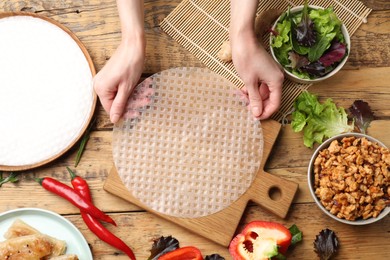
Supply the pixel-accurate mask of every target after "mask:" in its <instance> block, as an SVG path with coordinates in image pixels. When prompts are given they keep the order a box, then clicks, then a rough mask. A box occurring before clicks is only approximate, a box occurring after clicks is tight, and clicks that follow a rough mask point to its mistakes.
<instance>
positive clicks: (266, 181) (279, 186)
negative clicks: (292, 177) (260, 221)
mask: <svg viewBox="0 0 390 260" xmlns="http://www.w3.org/2000/svg"><path fill="white" fill-rule="evenodd" d="M258 174H262V176H261V178H256V179H255V180H254V183H253V185H252V187H251V193H252V196H251V200H252V201H253V202H255V203H256V204H259V205H260V206H262V207H263V208H265V209H266V210H268V211H270V212H272V213H274V214H275V215H277V216H279V217H281V218H285V217H286V216H287V213H288V210H289V208H290V205H291V203H292V201H293V200H294V197H295V194H296V192H297V190H298V184H297V183H295V182H292V181H289V180H285V179H283V178H280V177H278V176H275V175H273V174H270V173H267V172H264V171H261V172H259V173H258Z"/></svg>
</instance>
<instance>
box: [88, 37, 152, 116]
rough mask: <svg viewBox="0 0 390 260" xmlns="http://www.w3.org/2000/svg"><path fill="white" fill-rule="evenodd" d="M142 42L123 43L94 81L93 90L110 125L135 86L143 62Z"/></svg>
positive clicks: (120, 111) (119, 113) (119, 114)
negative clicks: (108, 118) (107, 116)
mask: <svg viewBox="0 0 390 260" xmlns="http://www.w3.org/2000/svg"><path fill="white" fill-rule="evenodd" d="M144 42H145V41H144V40H143V39H137V40H134V41H133V42H125V41H122V42H121V43H120V45H119V46H118V48H117V49H116V51H115V52H114V54H113V55H112V57H111V58H110V60H109V61H108V62H107V64H106V65H105V66H104V67H103V69H102V70H101V71H100V72H99V73H98V74H97V75H96V76H95V78H94V88H95V91H96V93H97V95H98V96H99V98H100V102H101V104H102V106H103V108H104V110H106V112H107V113H108V114H109V116H110V120H111V122H112V123H116V122H118V120H119V119H120V117H121V116H122V115H123V113H124V110H125V107H126V103H127V100H128V98H129V96H130V94H131V92H132V90H133V89H134V87H135V86H136V85H137V83H138V81H139V79H140V77H141V74H142V71H143V68H144V60H145V43H144Z"/></svg>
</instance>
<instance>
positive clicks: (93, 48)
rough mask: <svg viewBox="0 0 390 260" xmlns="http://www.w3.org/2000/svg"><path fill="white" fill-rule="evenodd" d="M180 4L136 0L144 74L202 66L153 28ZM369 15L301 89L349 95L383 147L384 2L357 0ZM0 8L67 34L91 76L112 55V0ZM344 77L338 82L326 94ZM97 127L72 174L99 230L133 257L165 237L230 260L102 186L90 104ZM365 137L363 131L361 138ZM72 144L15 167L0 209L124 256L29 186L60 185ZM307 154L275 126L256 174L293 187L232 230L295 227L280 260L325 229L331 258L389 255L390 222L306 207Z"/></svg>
mask: <svg viewBox="0 0 390 260" xmlns="http://www.w3.org/2000/svg"><path fill="white" fill-rule="evenodd" d="M179 2H180V0H171V1H168V0H166V1H154V0H146V1H145V30H146V37H147V57H146V66H145V70H144V76H147V75H150V74H152V73H156V72H159V71H161V70H164V69H168V68H172V67H178V66H199V67H200V66H203V65H202V63H201V62H200V61H198V60H197V59H196V58H195V57H194V56H192V55H191V54H190V53H189V52H187V51H186V50H185V49H184V48H183V47H181V46H180V45H179V44H178V43H176V42H175V41H174V40H172V39H171V38H170V37H169V36H167V35H166V34H165V33H164V32H162V31H161V30H160V28H159V23H160V22H161V21H162V19H163V18H164V17H166V16H167V15H168V14H169V13H170V12H171V11H172V10H173V9H174V8H175V7H176V6H177V5H178V3H179ZM362 2H363V3H365V4H366V5H367V6H368V7H370V8H372V9H373V11H372V13H371V14H370V15H369V17H368V23H367V24H363V25H362V26H361V27H360V28H359V29H358V30H357V32H356V33H355V34H354V35H353V36H352V39H351V41H352V51H351V55H350V58H349V60H348V62H347V65H346V67H345V69H343V70H342V71H341V72H340V73H339V74H338V75H336V76H335V77H334V78H332V79H330V80H329V81H326V82H325V83H320V84H317V85H314V86H312V87H311V88H310V91H311V92H313V93H315V94H318V95H319V97H320V98H321V99H325V98H328V97H329V98H333V100H334V101H335V102H336V103H337V104H338V105H340V106H343V107H345V108H347V107H349V106H350V105H351V104H352V102H353V101H354V100H355V99H363V100H365V101H367V102H368V103H369V104H370V105H371V107H372V109H373V111H374V113H375V115H376V116H377V120H375V121H374V122H373V123H372V126H371V128H370V129H371V130H369V133H372V134H373V135H375V137H377V138H380V139H381V140H382V141H383V142H384V143H386V144H387V145H388V146H390V136H389V135H388V133H389V131H390V106H389V100H390V2H389V1H388V0H376V1H374V0H363V1H362ZM0 11H28V12H35V13H38V14H40V15H44V16H48V17H50V18H53V19H55V20H57V21H59V22H60V23H62V24H63V25H65V26H67V27H68V28H70V29H71V30H72V31H73V32H74V33H75V34H76V35H77V36H78V37H79V38H80V40H81V41H82V42H83V43H84V44H85V46H86V47H87V49H88V51H89V53H90V55H91V57H92V59H93V61H94V63H95V66H96V69H97V70H98V71H99V70H100V69H101V68H102V67H103V65H104V64H105V62H106V61H107V60H108V59H109V58H110V56H111V55H112V54H113V52H114V50H115V48H116V46H117V45H118V43H119V40H120V26H119V20H118V13H117V9H116V3H115V0H104V1H103V0H61V1H55V0H49V1H47V0H45V1H44V0H2V1H1V2H0ZM346 79H348V80H349V81H348V82H352V83H353V84H348V85H345V86H342V87H337V88H333V87H332V86H333V85H334V84H336V83H337V84H338V85H340V81H343V80H346ZM96 117H97V123H96V127H95V128H94V129H93V132H92V134H91V138H90V140H89V142H88V144H87V146H86V150H85V153H84V154H83V156H82V159H81V162H80V164H79V166H78V167H77V168H76V169H75V171H76V173H77V174H78V175H80V176H82V177H84V178H86V179H87V181H88V183H89V184H90V187H91V190H92V196H93V199H94V202H95V204H96V205H97V206H98V207H99V208H101V209H102V210H104V211H105V212H107V213H108V214H109V215H110V216H112V217H113V218H114V219H115V220H116V222H117V223H118V227H117V228H115V227H110V226H108V228H109V229H110V230H112V231H113V232H114V233H115V234H116V235H118V236H119V237H121V238H122V239H123V240H124V241H125V242H126V243H127V244H128V245H130V246H131V248H133V249H134V252H135V254H136V256H137V259H147V257H148V256H149V250H150V248H151V245H152V241H153V240H154V239H156V238H158V237H160V236H168V235H172V236H174V237H176V238H177V239H178V240H179V241H180V244H181V246H186V245H193V246H196V247H198V248H200V249H201V251H202V252H203V255H209V254H212V253H218V254H220V255H222V256H224V257H225V258H226V259H231V257H230V256H229V253H228V251H227V249H226V248H224V247H222V246H219V245H217V244H215V243H214V242H212V241H210V240H208V239H207V238H203V237H200V236H198V235H195V234H193V233H192V232H191V231H190V230H186V229H184V228H181V227H179V226H177V225H175V224H173V223H170V222H168V221H166V220H163V219H161V218H159V217H157V216H155V215H153V214H150V213H148V212H145V211H144V210H142V209H140V208H138V207H136V206H134V205H132V204H130V203H128V202H126V201H124V200H122V199H120V198H118V197H115V196H113V195H111V194H109V193H107V192H106V191H105V190H103V184H104V181H105V179H106V177H107V175H108V173H109V171H110V169H111V167H112V166H113V159H112V148H111V141H112V128H113V125H112V124H111V123H110V121H109V118H108V117H107V115H106V113H105V112H104V110H103V109H102V107H101V105H100V104H98V106H97V111H96ZM370 131H371V132H370ZM77 149H78V146H77V145H76V146H75V147H73V148H72V149H71V150H70V151H69V152H67V153H66V154H65V155H63V156H62V157H60V158H59V159H57V160H56V161H54V162H53V163H50V164H49V165H46V166H43V167H40V168H37V169H33V170H29V171H25V172H23V173H22V174H21V177H20V181H19V182H18V183H16V184H10V183H7V184H5V185H3V187H1V188H0V212H4V211H7V210H11V209H16V208H23V207H39V208H43V209H47V210H51V211H55V212H57V213H59V214H61V215H63V216H65V217H66V218H67V219H69V220H70V221H71V222H72V223H74V224H75V225H76V226H77V227H78V228H79V229H80V231H81V232H82V233H83V235H84V236H85V238H86V239H87V241H88V243H89V245H90V247H91V250H92V252H93V255H94V259H127V257H126V256H125V255H123V254H122V253H121V252H119V251H118V250H116V249H114V248H113V247H111V246H109V245H107V244H105V243H104V242H102V241H100V240H99V239H98V238H97V237H96V236H95V235H94V234H93V233H91V232H90V231H89V230H88V228H87V227H86V225H85V224H84V223H83V221H82V218H81V216H80V214H79V210H78V209H77V208H75V207H74V206H72V205H71V204H69V203H68V202H67V201H65V200H63V199H61V198H59V197H57V196H54V195H52V194H49V193H48V192H47V191H45V190H43V189H42V188H41V187H39V186H38V185H37V183H36V182H35V181H34V180H33V178H35V177H44V176H51V177H55V178H57V179H59V180H61V181H63V182H66V183H69V175H68V173H67V171H66V168H65V167H66V166H70V167H73V164H74V160H75V156H76V153H77ZM312 152H313V151H312V150H310V149H308V148H306V147H304V146H303V140H302V136H301V135H300V134H297V133H293V131H292V130H291V127H290V126H289V125H286V126H283V127H282V130H281V133H280V135H279V137H278V139H277V142H276V144H275V146H274V147H273V150H272V153H271V155H270V158H269V160H268V162H267V164H266V170H267V171H268V172H270V173H272V174H275V175H277V176H280V177H283V178H285V179H288V180H292V181H295V182H298V183H299V192H298V194H297V196H296V197H295V200H294V203H293V205H292V206H291V209H290V212H289V214H288V216H287V218H286V219H280V218H278V217H276V216H274V215H272V214H270V213H268V212H266V211H264V210H263V209H261V208H260V207H258V206H257V205H254V204H249V205H248V207H247V209H246V211H245V213H244V216H243V218H242V221H241V223H240V226H239V229H240V228H242V227H243V225H245V224H246V223H248V222H250V221H252V220H268V221H276V222H279V223H282V224H284V225H285V226H286V227H289V226H290V225H292V224H296V225H297V226H298V227H299V228H300V229H301V230H302V231H303V236H304V240H303V242H302V243H300V244H299V245H298V246H297V247H296V248H294V250H292V252H291V253H290V254H289V259H317V258H316V255H315V253H314V251H313V241H314V238H315V236H316V235H317V234H318V233H319V232H320V231H321V230H322V229H324V228H330V229H332V230H334V231H335V232H336V233H337V235H338V237H339V240H340V244H341V247H340V252H339V254H338V255H337V257H336V259H370V258H372V259H388V256H389V255H390V217H387V218H385V219H383V220H382V221H380V222H379V223H376V224H372V225H368V226H348V225H345V224H339V223H337V222H335V221H334V220H332V219H330V218H329V217H327V216H326V215H325V214H323V213H322V211H320V209H319V208H318V207H317V206H316V205H315V204H314V202H313V199H312V198H311V196H310V194H309V190H308V187H307V184H306V170H307V164H308V162H309V159H310V156H311V153H312Z"/></svg>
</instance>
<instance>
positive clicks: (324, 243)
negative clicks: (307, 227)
mask: <svg viewBox="0 0 390 260" xmlns="http://www.w3.org/2000/svg"><path fill="white" fill-rule="evenodd" d="M338 248H339V240H338V238H337V236H336V234H335V233H334V231H333V230H330V229H328V228H327V229H324V230H322V231H321V232H320V233H319V234H318V235H317V236H316V239H315V240H314V251H315V252H316V253H317V255H318V256H319V257H320V259H321V260H328V259H330V258H331V257H332V256H333V255H334V254H335V253H337V250H338Z"/></svg>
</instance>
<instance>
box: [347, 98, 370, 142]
mask: <svg viewBox="0 0 390 260" xmlns="http://www.w3.org/2000/svg"><path fill="white" fill-rule="evenodd" d="M348 110H349V114H350V117H351V118H352V119H353V120H354V121H355V125H356V126H357V127H358V128H359V131H360V132H361V133H363V134H365V133H366V131H367V128H368V127H369V126H370V123H371V121H372V120H374V119H375V116H374V113H373V112H372V111H371V108H370V106H369V105H368V103H367V102H364V101H363V100H355V102H353V104H352V106H351V107H350V108H349V109H348Z"/></svg>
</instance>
